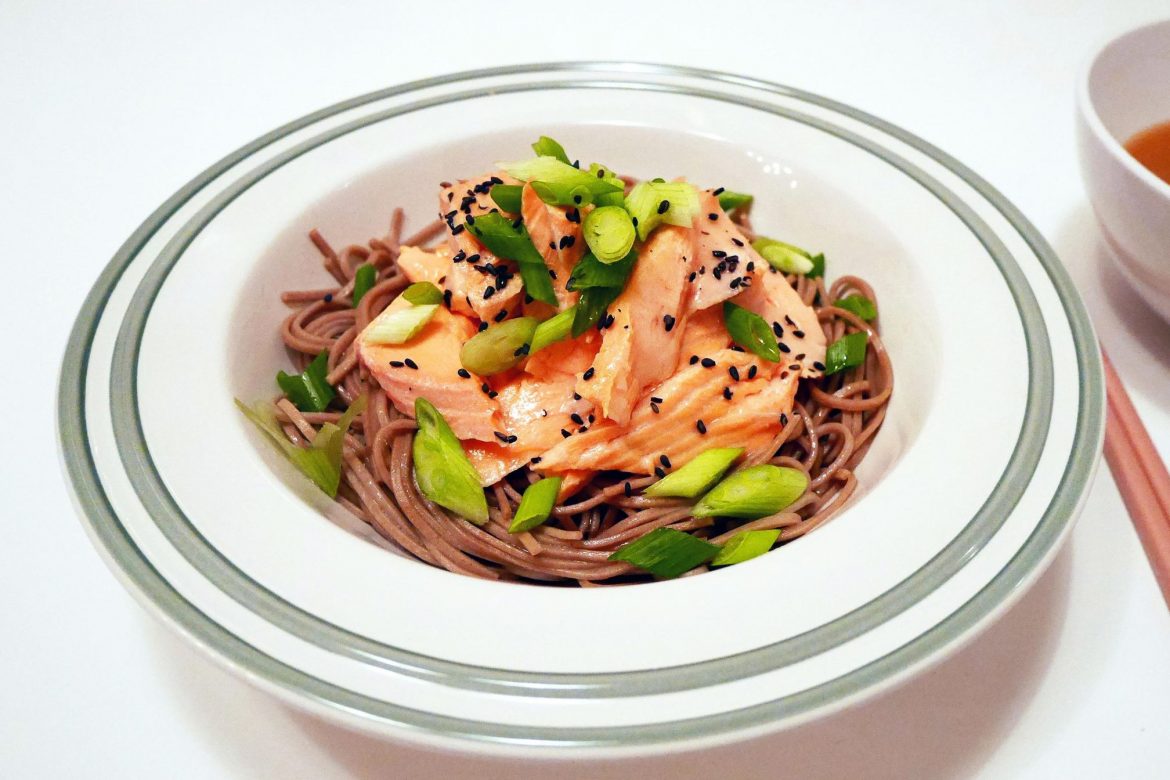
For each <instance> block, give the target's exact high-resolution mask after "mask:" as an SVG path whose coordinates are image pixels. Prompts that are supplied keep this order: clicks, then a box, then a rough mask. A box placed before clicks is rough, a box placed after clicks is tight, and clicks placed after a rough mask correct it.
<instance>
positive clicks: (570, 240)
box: [559, 236, 577, 249]
mask: <svg viewBox="0 0 1170 780" xmlns="http://www.w3.org/2000/svg"><path fill="white" fill-rule="evenodd" d="M576 242H577V239H576V238H575V237H573V236H561V241H560V245H559V248H560V249H568V248H569V247H571V246H572V245H573V244H575V243H576Z"/></svg>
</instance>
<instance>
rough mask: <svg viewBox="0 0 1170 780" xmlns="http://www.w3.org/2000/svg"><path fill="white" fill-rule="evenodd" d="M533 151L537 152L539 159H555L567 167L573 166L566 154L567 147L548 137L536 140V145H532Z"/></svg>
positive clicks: (544, 136)
mask: <svg viewBox="0 0 1170 780" xmlns="http://www.w3.org/2000/svg"><path fill="white" fill-rule="evenodd" d="M532 151H534V152H536V154H537V156H538V157H555V158H557V159H558V160H560V161H561V162H563V163H564V164H565V165H571V164H572V161H571V160H569V155H568V154H566V153H565V147H563V146H561V145H560V144H559V143H557V142H556V141H554V140H553V139H551V138H549V137H548V136H547V135H542V136H541V137H540V138H538V139H536V143H534V144H532Z"/></svg>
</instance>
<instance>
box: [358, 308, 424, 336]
mask: <svg viewBox="0 0 1170 780" xmlns="http://www.w3.org/2000/svg"><path fill="white" fill-rule="evenodd" d="M438 308H439V305H438V304H437V303H424V304H421V305H418V306H404V307H402V308H400V309H392V310H389V311H387V312H385V313H384V314H382V315H381V316H380V317H378V319H377V320H375V321H374V324H373V325H371V326H370V328H369V329H368V330H367V331H365V333H363V334H362V338H363V340H365V341H366V343H368V344H405V343H406V342H408V341H410V340H411V339H412V338H414V337H415V336H417V335H418V333H419V331H421V330H422V329H423V328H425V327H426V325H427V323H428V322H430V321H431V318H432V317H434V316H435V312H436V311H437V310H438Z"/></svg>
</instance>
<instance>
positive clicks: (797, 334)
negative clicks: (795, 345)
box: [792, 330, 804, 339]
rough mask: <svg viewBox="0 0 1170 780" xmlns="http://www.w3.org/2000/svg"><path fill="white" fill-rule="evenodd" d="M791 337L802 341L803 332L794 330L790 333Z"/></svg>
mask: <svg viewBox="0 0 1170 780" xmlns="http://www.w3.org/2000/svg"><path fill="white" fill-rule="evenodd" d="M792 335H793V336H796V337H797V338H798V339H802V338H804V331H803V330H794V331H792Z"/></svg>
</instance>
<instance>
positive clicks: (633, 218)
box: [630, 217, 638, 227]
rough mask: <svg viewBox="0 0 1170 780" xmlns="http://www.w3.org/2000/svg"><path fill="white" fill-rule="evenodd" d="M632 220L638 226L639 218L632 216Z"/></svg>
mask: <svg viewBox="0 0 1170 780" xmlns="http://www.w3.org/2000/svg"><path fill="white" fill-rule="evenodd" d="M630 222H632V223H633V224H634V227H638V218H637V217H631V218H630Z"/></svg>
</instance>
